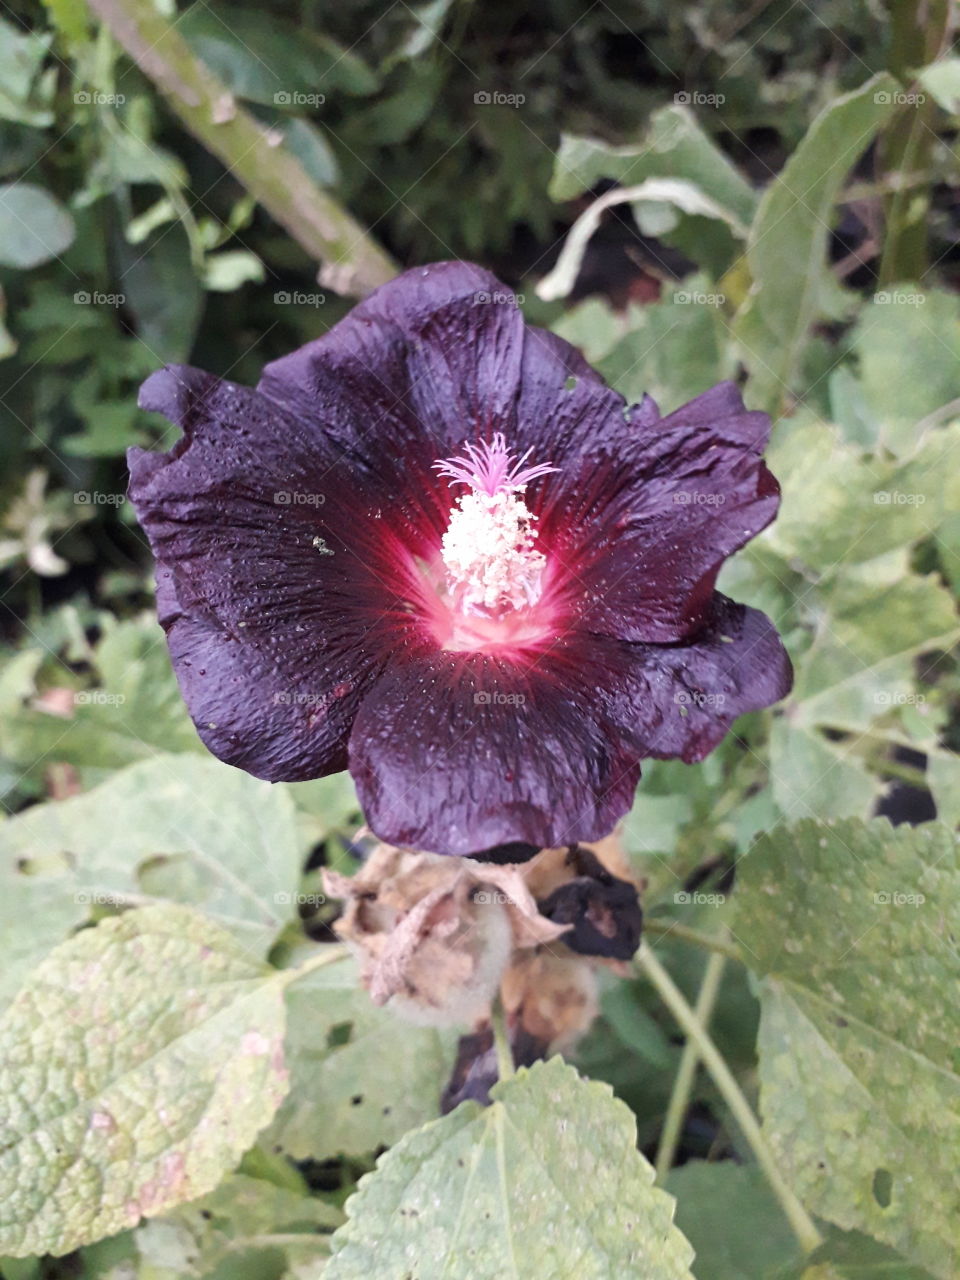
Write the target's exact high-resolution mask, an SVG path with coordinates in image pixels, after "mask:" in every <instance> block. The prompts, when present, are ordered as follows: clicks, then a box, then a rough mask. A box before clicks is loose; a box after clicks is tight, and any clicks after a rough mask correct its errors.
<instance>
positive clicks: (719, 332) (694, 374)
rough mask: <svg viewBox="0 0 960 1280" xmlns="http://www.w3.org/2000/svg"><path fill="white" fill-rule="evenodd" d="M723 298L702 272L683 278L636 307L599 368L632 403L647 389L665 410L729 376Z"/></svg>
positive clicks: (729, 366)
mask: <svg viewBox="0 0 960 1280" xmlns="http://www.w3.org/2000/svg"><path fill="white" fill-rule="evenodd" d="M723 302H724V297H723V295H722V294H721V293H718V292H717V291H716V290H715V289H713V288H712V287H711V285H710V282H709V280H708V279H707V277H706V276H705V275H697V276H690V277H688V278H687V279H686V280H683V281H681V282H680V283H678V284H677V286H676V287H675V288H673V289H671V290H669V291H667V292H666V293H665V296H664V297H663V299H662V300H661V301H660V302H656V303H653V304H651V305H650V306H646V307H642V308H637V309H636V311H635V312H634V313H633V316H632V320H633V323H632V324H631V327H630V331H629V332H628V333H627V334H626V336H625V337H623V338H622V339H621V340H620V342H618V343H617V345H616V346H615V347H614V348H613V350H612V351H611V352H610V353H609V354H608V355H606V356H605V357H604V358H603V359H602V360H601V361H600V364H599V366H598V367H599V370H600V372H601V373H602V374H603V375H604V377H605V378H606V379H607V380H608V381H609V382H610V383H611V385H612V386H614V387H615V388H616V389H617V390H618V391H619V392H620V393H621V395H623V396H624V397H625V398H626V399H627V400H628V401H630V402H631V403H634V402H637V401H639V400H641V399H642V397H643V395H644V393H645V392H646V393H647V394H649V395H652V396H653V398H654V399H655V400H657V401H658V402H660V404H661V406H662V407H663V410H664V412H667V411H668V410H671V409H674V408H677V407H678V406H679V405H681V404H683V403H684V402H685V401H687V400H691V399H692V398H693V397H694V396H697V395H699V394H700V392H701V391H706V390H707V389H708V388H710V387H712V386H714V384H715V383H717V382H720V381H722V380H723V379H724V378H729V377H732V376H733V373H734V366H733V363H732V354H731V352H730V350H729V344H728V342H727V329H728V326H727V323H726V321H725V320H724V317H723V310H722V307H723Z"/></svg>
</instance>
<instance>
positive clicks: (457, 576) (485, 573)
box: [434, 431, 557, 620]
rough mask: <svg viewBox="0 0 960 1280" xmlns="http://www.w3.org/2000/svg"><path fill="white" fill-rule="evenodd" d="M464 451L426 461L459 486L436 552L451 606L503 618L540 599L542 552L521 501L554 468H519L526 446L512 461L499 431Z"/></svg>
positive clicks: (543, 465)
mask: <svg viewBox="0 0 960 1280" xmlns="http://www.w3.org/2000/svg"><path fill="white" fill-rule="evenodd" d="M465 450H466V456H460V457H456V458H449V459H447V460H445V461H439V462H435V463H434V467H435V469H436V470H437V471H438V472H439V473H440V475H442V476H444V477H446V478H447V479H449V480H450V482H451V483H452V484H462V485H466V486H467V492H466V493H463V494H460V495H459V496H458V497H457V499H456V505H455V506H454V508H453V510H452V511H451V512H450V523H449V525H448V527H447V531H446V533H445V534H444V535H443V541H442V551H441V556H442V559H443V565H444V570H445V576H446V582H447V588H448V590H449V594H450V601H451V604H452V606H453V608H454V610H456V611H457V612H458V613H460V614H461V615H465V616H467V617H474V618H478V619H484V618H487V619H498V620H499V619H503V618H505V617H506V616H507V615H509V614H511V613H514V612H516V611H517V610H519V609H524V608H527V607H529V606H530V605H534V604H536V602H537V601H538V600H539V599H540V595H541V591H542V582H543V570H544V566H545V565H546V557H545V556H544V555H542V554H541V553H540V552H539V551H538V550H537V549H536V546H535V542H536V538H537V531H536V529H535V528H534V527H533V526H534V522H535V520H536V516H534V515H533V514H532V513H531V512H530V511H529V510H528V508H527V505H526V503H525V502H524V500H523V496H522V493H523V490H524V489H525V488H526V486H527V485H528V484H529V482H530V481H531V480H535V479H536V478H537V477H538V476H543V475H547V474H548V473H549V472H551V471H556V470H557V468H556V467H553V466H550V465H549V464H547V463H540V464H538V465H536V466H532V467H527V466H524V463H525V462H526V461H527V458H529V456H530V453H531V450H529V449H528V450H527V452H526V453H525V454H523V455H522V457H520V458H515V457H514V455H513V454H511V453H510V452H509V451H508V449H507V446H506V441H505V440H504V437H503V434H502V433H501V432H499V431H498V432H497V433H496V434H495V435H494V437H493V440H492V441H490V442H489V443H488V442H484V443H482V444H479V445H474V444H467V445H466V446H465Z"/></svg>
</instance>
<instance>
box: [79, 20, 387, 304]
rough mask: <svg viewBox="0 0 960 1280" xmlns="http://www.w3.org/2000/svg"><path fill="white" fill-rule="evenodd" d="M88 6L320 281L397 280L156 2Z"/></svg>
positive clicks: (344, 284)
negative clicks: (313, 265)
mask: <svg viewBox="0 0 960 1280" xmlns="http://www.w3.org/2000/svg"><path fill="white" fill-rule="evenodd" d="M87 2H88V5H89V7H90V9H91V11H92V12H93V13H94V14H96V16H97V17H98V18H99V19H100V20H101V22H103V23H104V25H105V26H106V27H108V28H109V30H110V32H111V33H112V35H113V36H114V38H115V39H116V41H117V42H118V43H119V44H120V45H121V46H122V47H123V49H125V50H126V52H127V54H128V55H129V56H130V57H131V58H132V59H133V60H134V62H136V64H137V65H138V66H139V68H140V70H141V71H142V72H143V74H144V75H145V76H147V77H148V79H150V80H152V81H153V83H154V84H155V85H156V87H157V88H158V89H159V90H160V92H161V93H163V94H164V96H165V97H166V100H167V102H168V103H169V105H170V108H171V110H172V111H174V112H175V113H176V115H178V116H179V117H180V120H181V121H182V123H183V125H184V126H185V128H187V129H188V130H189V131H190V132H191V133H192V134H193V135H194V137H196V138H198V139H199V141H200V142H202V143H203V145H204V146H205V147H206V148H207V149H208V150H209V151H211V152H212V153H213V154H214V155H215V156H217V157H219V159H220V160H221V161H222V162H223V163H224V164H225V165H226V166H227V169H228V170H229V172H230V173H231V174H233V176H234V177H235V178H236V179H237V180H238V181H239V182H240V183H242V184H243V186H244V187H245V188H246V189H247V191H249V192H250V194H251V195H252V196H253V197H254V199H256V200H257V201H259V203H260V204H262V205H263V207H264V208H265V209H266V210H267V211H268V212H269V213H270V214H271V215H272V216H273V217H274V218H275V219H276V220H277V222H279V223H280V225H281V226H283V227H285V228H286V229H287V231H288V232H289V233H290V235H291V236H292V237H293V239H294V240H296V242H297V243H298V244H299V245H300V246H301V247H302V248H303V249H304V250H305V251H306V252H307V253H308V254H310V256H311V257H313V258H317V259H318V260H319V261H320V262H321V263H322V264H323V265H322V269H321V272H320V279H321V281H322V282H323V283H325V284H326V285H327V286H328V287H329V288H331V289H335V290H336V291H337V292H338V293H345V294H358V295H363V294H366V293H369V292H370V290H371V289H374V288H376V286H377V285H379V284H383V283H384V281H386V280H389V279H390V278H391V277H392V276H394V275H396V270H397V269H396V266H395V265H394V263H393V262H392V261H391V260H390V258H389V257H388V256H387V254H386V253H384V251H383V250H382V249H381V248H380V246H379V245H378V244H376V242H375V241H374V240H372V239H371V238H370V236H369V235H368V234H367V232H366V231H364V230H363V228H362V227H361V226H360V224H359V223H358V222H356V221H355V220H354V219H353V218H352V217H351V215H350V214H349V213H348V212H347V211H346V210H345V209H344V208H342V206H341V205H340V204H338V203H337V201H336V200H335V199H334V198H333V196H331V195H330V193H329V192H327V191H324V190H323V189H322V188H321V187H319V186H318V185H317V184H316V183H315V182H314V181H313V179H312V178H311V177H310V176H309V175H308V173H307V172H306V170H305V169H304V168H303V166H302V165H301V164H300V162H299V160H297V159H296V157H295V156H294V155H293V154H292V152H290V151H288V150H287V149H286V148H285V147H284V146H283V145H278V144H282V141H283V139H282V135H279V134H277V133H276V132H275V131H271V130H270V129H268V128H266V127H265V126H264V125H262V124H260V123H259V121H257V120H255V119H254V117H253V116H252V115H250V114H249V112H247V111H245V110H244V109H243V107H241V106H239V105H238V103H237V101H236V99H235V98H234V96H233V94H232V93H230V91H229V90H228V89H227V87H226V85H224V84H223V82H222V81H220V80H219V79H217V77H216V76H215V75H214V74H213V72H212V71H210V69H209V68H208V67H207V66H206V65H205V64H204V63H203V62H202V61H201V60H200V59H199V58H197V57H196V56H195V55H194V54H193V53H192V51H191V50H190V47H189V46H188V45H187V43H186V41H185V40H184V39H183V38H182V36H181V35H180V34H179V32H177V31H175V30H174V29H173V27H172V26H171V24H170V23H169V22H167V20H166V18H164V17H163V15H162V14H160V13H159V12H158V11H157V10H156V9H155V8H154V6H153V4H152V3H151V0H87Z"/></svg>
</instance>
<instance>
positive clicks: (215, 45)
mask: <svg viewBox="0 0 960 1280" xmlns="http://www.w3.org/2000/svg"><path fill="white" fill-rule="evenodd" d="M177 29H178V30H179V31H180V33H181V34H182V35H183V37H184V39H185V40H186V41H187V43H188V44H189V45H190V47H191V48H192V49H193V51H194V52H195V53H196V54H198V55H199V56H200V57H201V58H202V59H203V61H204V62H205V63H206V64H207V66H208V67H209V68H210V69H211V71H213V72H214V74H215V75H217V76H218V77H219V78H220V79H221V80H222V81H223V83H224V84H225V85H226V86H227V88H228V89H230V90H231V92H233V93H235V94H236V95H237V97H239V98H248V99H251V100H252V101H254V102H262V103H269V104H270V105H279V106H289V107H292V109H294V110H301V111H302V110H303V109H304V108H310V107H315V106H323V105H324V100H325V98H326V97H327V96H328V95H330V94H332V93H346V94H367V93H371V92H373V90H374V89H375V88H376V87H377V81H376V78H375V77H374V76H373V74H372V73H371V71H370V69H369V68H368V67H367V65H366V64H365V63H364V62H363V61H362V59H361V58H359V57H358V56H357V54H356V53H353V52H351V50H350V49H348V48H345V47H344V46H343V45H340V44H338V43H337V42H336V41H335V40H333V39H331V38H330V37H329V36H326V35H324V34H323V33H322V32H321V31H319V30H317V28H316V26H314V25H311V24H308V25H304V26H297V25H295V24H294V23H292V22H290V21H288V20H286V19H284V18H282V17H280V16H279V15H278V14H267V13H261V12H258V11H257V10H256V9H253V8H249V9H243V8H238V7H237V6H235V5H223V4H213V5H207V4H202V5H194V6H193V7H192V8H191V9H188V10H187V11H186V12H185V13H184V15H183V16H182V17H181V18H180V19H179V21H178V23H177ZM298 97H302V98H303V101H298Z"/></svg>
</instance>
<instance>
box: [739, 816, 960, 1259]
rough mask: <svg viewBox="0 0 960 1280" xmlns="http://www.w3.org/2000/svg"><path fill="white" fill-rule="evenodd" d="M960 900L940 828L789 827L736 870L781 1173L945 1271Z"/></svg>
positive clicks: (957, 875)
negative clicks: (959, 907)
mask: <svg viewBox="0 0 960 1280" xmlns="http://www.w3.org/2000/svg"><path fill="white" fill-rule="evenodd" d="M958 899H960V856H958V846H957V841H956V837H955V836H954V834H953V832H951V831H950V830H949V829H948V828H946V827H944V826H941V825H940V824H938V823H930V824H926V825H924V826H920V827H916V828H908V827H899V828H896V829H894V828H891V827H890V825H889V824H888V823H887V822H886V821H885V820H882V819H880V820H877V821H874V822H871V823H863V822H858V821H855V820H847V821H842V822H836V823H830V824H823V823H817V822H812V821H804V822H800V823H798V824H796V825H795V826H780V827H777V828H776V829H775V830H773V831H772V832H770V833H769V834H768V835H765V836H762V837H761V838H760V839H759V840H758V842H757V843H756V845H755V846H754V849H753V851H752V852H751V853H750V854H749V856H748V857H746V858H743V859H741V861H740V864H739V870H738V890H737V920H736V928H735V932H736V935H737V937H738V938H740V939H741V940H742V941H743V943H744V946H745V947H746V949H747V952H746V953H747V954H748V955H749V956H750V957H751V964H752V965H753V967H755V969H756V971H757V972H758V973H759V974H761V975H762V976H763V978H764V981H763V983H762V984H761V1001H762V1015H761V1024H760V1035H759V1053H760V1085H761V1108H762V1112H763V1117H764V1124H765V1128H766V1131H767V1135H768V1137H769V1140H770V1142H771V1144H772V1146H773V1148H774V1151H775V1153H776V1155H777V1158H778V1160H779V1161H780V1164H781V1167H782V1168H783V1170H784V1171H785V1173H786V1174H787V1176H788V1177H789V1178H790V1180H791V1181H792V1183H793V1185H794V1187H795V1188H796V1190H797V1191H798V1193H799V1194H800V1195H801V1196H802V1197H803V1199H804V1201H805V1202H806V1204H807V1206H808V1207H809V1208H810V1209H811V1210H813V1212H815V1213H818V1214H820V1215H822V1216H823V1217H825V1218H827V1219H829V1220H830V1221H832V1222H835V1223H836V1224H837V1225H838V1226H841V1227H844V1228H846V1229H856V1230H860V1231H864V1232H867V1233H868V1234H869V1235H872V1236H874V1237H876V1239H878V1240H881V1241H883V1242H884V1243H886V1244H889V1245H891V1246H892V1247H894V1248H895V1249H898V1250H899V1251H900V1252H901V1253H902V1254H903V1255H904V1256H905V1257H906V1258H908V1259H910V1260H911V1261H916V1262H918V1263H920V1264H921V1265H923V1266H926V1267H927V1268H928V1269H929V1270H930V1271H932V1272H933V1273H934V1274H935V1275H938V1276H943V1277H953V1276H955V1275H956V1267H957V1259H958V1256H960V1212H958V1206H960V1175H958V1169H957V1160H956V1152H957V1149H958V1144H960V1055H958V1051H957V1044H958V1041H960V1015H958V1012H957V1005H956V1001H955V1000H954V999H953V998H952V995H948V994H945V993H953V992H955V991H956V989H957V983H958V980H960V959H958V955H957V947H956V904H957V901H958ZM941 997H942V998H941Z"/></svg>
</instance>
